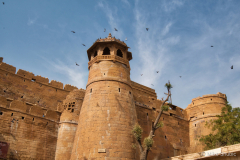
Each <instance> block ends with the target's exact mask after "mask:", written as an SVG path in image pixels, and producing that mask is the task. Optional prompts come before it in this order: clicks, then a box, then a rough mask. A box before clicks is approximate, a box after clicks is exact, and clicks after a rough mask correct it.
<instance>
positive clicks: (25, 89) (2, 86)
mask: <svg viewBox="0 0 240 160" xmlns="http://www.w3.org/2000/svg"><path fill="white" fill-rule="evenodd" d="M15 72H16V67H13V66H11V65H9V64H6V63H4V62H2V63H1V64H0V90H1V92H0V96H3V97H5V98H10V99H13V100H20V101H26V102H29V103H32V104H38V105H39V106H41V107H44V108H46V109H51V110H57V109H58V107H57V106H58V105H59V103H62V101H63V100H64V99H65V98H66V96H67V95H68V94H69V92H70V91H72V90H74V89H77V87H75V86H71V85H69V84H66V85H65V86H64V88H63V83H61V82H57V81H54V80H52V81H51V82H50V83H49V79H48V78H45V77H41V76H39V75H37V76H35V75H34V74H33V73H31V72H28V71H24V70H22V69H19V70H18V72H17V74H15Z"/></svg>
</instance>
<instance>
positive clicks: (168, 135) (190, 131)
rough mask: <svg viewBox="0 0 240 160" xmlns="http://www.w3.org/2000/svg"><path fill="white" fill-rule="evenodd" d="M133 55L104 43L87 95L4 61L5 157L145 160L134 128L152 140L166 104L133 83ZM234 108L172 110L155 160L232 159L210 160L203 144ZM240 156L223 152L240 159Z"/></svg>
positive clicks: (204, 100) (118, 44)
mask: <svg viewBox="0 0 240 160" xmlns="http://www.w3.org/2000/svg"><path fill="white" fill-rule="evenodd" d="M128 48H129V47H128V46H127V45H126V44H125V43H124V42H123V41H120V40H119V39H116V38H115V37H112V36H111V34H109V36H108V37H107V38H104V39H98V40H96V42H95V43H94V44H93V45H92V46H91V47H90V48H89V49H88V50H87V56H88V59H89V62H88V66H85V67H88V69H89V76H88V82H87V84H86V89H78V88H77V87H74V86H71V85H69V84H66V85H64V86H63V83H61V82H58V81H54V80H52V81H51V82H49V79H48V78H45V77H42V76H39V75H34V74H33V73H31V72H28V71H25V70H22V69H19V70H18V71H17V72H16V67H14V66H12V65H9V64H6V63H4V62H3V58H1V59H0V144H1V145H2V146H4V147H5V150H4V147H2V148H0V151H1V152H0V159H1V158H6V159H22V160H25V159H29V160H30V159H31V160H45V159H46V160H54V159H56V160H70V159H71V160H78V159H79V160H88V159H89V160H138V159H139V154H138V148H137V149H134V148H133V147H132V145H133V143H135V140H134V137H133V135H132V133H131V131H132V128H133V126H134V125H135V124H136V123H139V124H140V126H141V127H142V128H143V131H144V132H143V137H146V136H147V135H148V133H149V131H150V129H151V125H152V122H153V121H154V120H155V118H156V116H157V114H158V113H159V111H160V105H161V103H162V101H161V100H159V99H157V94H156V93H155V90H153V89H151V88H149V87H146V86H144V85H141V84H138V83H136V82H133V81H131V79H130V70H131V69H130V64H129V61H130V60H131V59H132V53H131V52H129V51H128ZM163 85H164V84H163ZM162 92H164V91H162ZM226 101H227V96H226V95H225V94H223V93H220V92H218V93H216V94H209V95H203V96H202V97H196V98H194V99H192V102H189V105H188V106H186V109H182V108H180V107H178V106H177V104H176V105H173V104H168V105H169V107H170V109H169V110H168V111H167V112H164V113H163V115H162V117H161V119H160V121H162V122H163V123H164V127H162V128H160V129H158V130H157V131H156V132H155V137H154V145H153V147H152V149H151V150H150V153H149V156H148V159H149V160H160V159H165V158H166V159H168V158H169V159H176V160H178V159H179V160H180V159H197V158H199V159H200V158H203V159H221V158H223V159H226V157H217V156H210V158H208V157H202V156H201V155H200V154H199V153H200V152H202V151H203V147H204V146H203V145H202V144H201V143H200V142H199V141H198V137H199V136H201V135H206V134H209V133H210V129H207V128H206V127H205V122H206V121H208V120H210V119H214V118H216V115H219V114H220V113H221V108H222V107H224V106H225V104H226ZM239 148H240V145H233V146H227V147H222V148H220V150H221V152H226V153H230V152H234V153H236V155H237V156H236V157H235V158H238V156H239V152H238V151H239V150H240V149H239ZM1 156H2V157H1ZM171 157H174V158H171ZM231 158H234V157H231ZM234 160H235V159H234Z"/></svg>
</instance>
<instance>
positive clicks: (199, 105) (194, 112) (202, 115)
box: [185, 92, 227, 153]
mask: <svg viewBox="0 0 240 160" xmlns="http://www.w3.org/2000/svg"><path fill="white" fill-rule="evenodd" d="M226 102H227V97H226V95H225V94H222V93H220V92H218V93H217V94H208V95H204V96H202V97H197V98H194V99H192V103H191V104H189V105H188V107H187V108H186V109H185V110H186V112H187V118H188V120H189V140H190V149H189V152H190V153H194V152H202V151H203V150H204V146H203V145H202V144H201V143H200V142H199V141H198V139H199V136H202V135H208V134H209V133H210V132H211V129H209V128H207V127H206V126H205V123H206V121H209V120H211V119H216V115H220V114H221V111H222V107H224V106H226Z"/></svg>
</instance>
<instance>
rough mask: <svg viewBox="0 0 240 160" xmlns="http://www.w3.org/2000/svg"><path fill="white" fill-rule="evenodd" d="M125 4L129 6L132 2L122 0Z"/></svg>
mask: <svg viewBox="0 0 240 160" xmlns="http://www.w3.org/2000/svg"><path fill="white" fill-rule="evenodd" d="M121 1H122V2H123V3H124V4H126V5H127V6H130V3H129V2H128V0H121Z"/></svg>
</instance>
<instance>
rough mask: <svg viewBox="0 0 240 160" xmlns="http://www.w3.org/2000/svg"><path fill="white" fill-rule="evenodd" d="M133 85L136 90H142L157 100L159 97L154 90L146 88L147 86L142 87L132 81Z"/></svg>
mask: <svg viewBox="0 0 240 160" xmlns="http://www.w3.org/2000/svg"><path fill="white" fill-rule="evenodd" d="M131 85H132V87H133V88H134V89H138V90H141V91H143V92H146V93H149V94H150V95H152V96H153V97H155V98H156V97H157V95H156V92H155V90H154V89H152V88H149V87H146V86H144V85H141V84H139V83H137V82H134V81H131Z"/></svg>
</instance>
